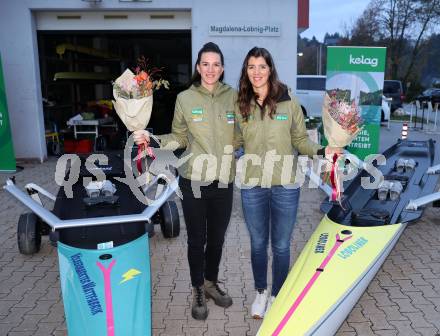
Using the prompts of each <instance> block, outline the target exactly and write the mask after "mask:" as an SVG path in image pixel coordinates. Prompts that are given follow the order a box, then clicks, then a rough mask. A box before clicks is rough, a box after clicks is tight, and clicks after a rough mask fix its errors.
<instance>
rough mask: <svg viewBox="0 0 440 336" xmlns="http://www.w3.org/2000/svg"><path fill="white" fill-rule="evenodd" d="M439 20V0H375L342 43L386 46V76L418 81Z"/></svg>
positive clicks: (406, 80) (405, 80)
mask: <svg viewBox="0 0 440 336" xmlns="http://www.w3.org/2000/svg"><path fill="white" fill-rule="evenodd" d="M439 23H440V0H372V1H371V2H370V4H369V5H368V7H367V8H366V9H365V11H364V12H363V14H362V15H361V16H360V17H359V18H358V19H357V20H356V22H355V24H354V25H353V27H352V28H351V30H350V31H349V32H348V34H347V36H346V37H345V39H344V40H343V41H342V43H343V44H352V45H380V46H386V47H387V58H388V60H387V64H388V67H387V73H386V75H387V78H390V79H401V80H403V81H404V82H405V83H406V82H408V81H418V80H419V73H420V70H421V66H422V65H423V63H424V62H427V56H428V55H427V50H426V48H427V47H428V46H429V45H430V43H428V41H429V39H427V36H428V35H430V34H431V33H432V29H433V28H434V27H435V25H437V24H439ZM431 46H432V44H431Z"/></svg>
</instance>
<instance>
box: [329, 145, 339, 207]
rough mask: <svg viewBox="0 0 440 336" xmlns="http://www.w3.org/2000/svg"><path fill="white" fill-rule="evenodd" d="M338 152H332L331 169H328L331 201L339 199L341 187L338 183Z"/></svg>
mask: <svg viewBox="0 0 440 336" xmlns="http://www.w3.org/2000/svg"><path fill="white" fill-rule="evenodd" d="M338 157H339V156H338V154H336V153H335V154H333V162H332V169H331V171H330V183H331V185H332V201H336V200H340V194H341V189H340V186H339V183H338V178H337V176H336V175H337V170H338Z"/></svg>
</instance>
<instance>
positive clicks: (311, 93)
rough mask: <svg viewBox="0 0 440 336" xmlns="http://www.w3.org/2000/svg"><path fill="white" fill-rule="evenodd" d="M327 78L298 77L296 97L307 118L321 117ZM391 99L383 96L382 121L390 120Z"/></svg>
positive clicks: (316, 76) (315, 76) (314, 76)
mask: <svg viewBox="0 0 440 336" xmlns="http://www.w3.org/2000/svg"><path fill="white" fill-rule="evenodd" d="M325 80H326V76H318V75H298V76H297V79H296V96H297V97H298V100H299V103H300V104H301V109H302V110H303V113H304V116H305V117H321V113H322V104H323V102H324V94H325ZM389 102H390V101H389V98H386V97H385V96H382V113H381V121H386V120H389V118H390V112H391V111H390V105H389Z"/></svg>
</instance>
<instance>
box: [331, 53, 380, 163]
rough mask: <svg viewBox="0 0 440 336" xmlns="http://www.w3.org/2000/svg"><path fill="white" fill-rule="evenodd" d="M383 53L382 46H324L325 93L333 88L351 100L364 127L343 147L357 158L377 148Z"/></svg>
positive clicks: (338, 93) (340, 95) (373, 151)
mask: <svg viewBox="0 0 440 336" xmlns="http://www.w3.org/2000/svg"><path fill="white" fill-rule="evenodd" d="M385 56H386V48H378V47H328V49H327V82H326V90H327V92H331V91H336V92H337V95H338V97H341V98H343V99H345V100H347V101H352V100H353V99H354V100H355V102H356V104H357V105H358V106H359V107H360V110H361V114H362V119H363V120H364V128H363V129H362V131H361V132H360V133H359V134H358V136H357V137H356V139H355V140H354V141H353V142H352V143H351V144H350V145H349V146H347V149H348V150H349V151H350V153H353V154H355V155H357V156H358V157H359V158H360V159H361V160H363V159H364V158H365V157H366V156H367V155H369V154H373V153H378V151H379V136H380V120H381V106H382V89H383V80H384V71H385V60H386V58H385Z"/></svg>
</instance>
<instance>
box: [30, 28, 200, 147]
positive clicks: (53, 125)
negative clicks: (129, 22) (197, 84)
mask: <svg viewBox="0 0 440 336" xmlns="http://www.w3.org/2000/svg"><path fill="white" fill-rule="evenodd" d="M37 38H38V52H39V63H40V74H41V90H42V96H43V107H44V109H43V110H44V120H45V127H46V132H47V133H48V132H58V133H60V134H61V135H62V138H64V139H66V140H75V138H76V140H79V139H81V138H82V139H89V140H94V139H93V138H95V136H96V134H93V133H89V134H84V133H82V134H81V133H78V134H76V136H75V134H74V133H73V127H68V126H67V122H68V120H69V119H71V118H72V117H75V116H77V115H78V114H80V115H82V117H83V118H86V119H90V120H98V119H106V120H107V121H108V123H106V124H105V125H103V126H104V127H96V130H97V131H98V132H99V136H102V137H103V138H104V143H105V147H106V148H105V149H119V148H121V146H122V145H123V144H124V143H125V137H126V129H125V126H124V125H123V124H122V123H121V122H120V121H119V118H118V116H117V115H116V113H115V111H114V110H113V108H112V105H111V100H112V98H113V96H112V80H114V79H116V78H117V77H119V75H120V74H122V72H123V71H124V70H125V69H126V68H131V69H133V68H134V67H135V66H136V61H137V59H138V58H139V57H141V56H144V57H145V58H146V59H148V60H149V63H150V64H151V65H152V66H155V67H159V68H162V76H163V78H164V79H167V80H168V81H169V82H170V89H169V90H166V89H160V90H158V91H156V92H155V93H154V104H153V112H152V117H151V120H150V123H149V125H148V127H150V128H152V129H153V131H154V133H155V134H163V133H168V132H169V131H170V129H171V121H172V118H173V112H174V103H175V99H176V96H177V94H178V93H179V92H180V91H182V90H183V89H184V88H185V85H186V84H187V83H188V81H189V79H190V76H191V71H192V65H191V31H190V30H148V31H145V30H129V31H121V30H118V31H100V30H99V31H85V30H80V31H59V30H58V31H57V30H39V31H38V32H37ZM85 130H86V131H87V130H90V131H91V132H93V131H95V126H90V128H85ZM48 141H49V142H50V141H51V140H50V139H48ZM95 149H96V148H95ZM100 149H104V148H100ZM48 150H49V153H50V152H51V151H52V150H51V148H48ZM83 150H84V149H83ZM67 151H69V150H67ZM85 151H87V149H85Z"/></svg>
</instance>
